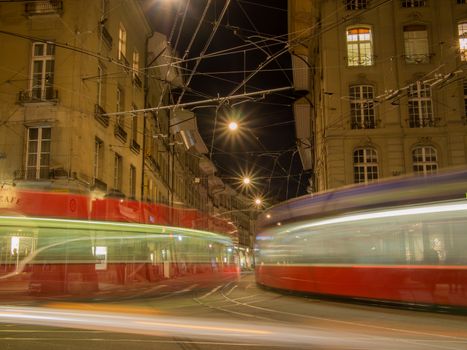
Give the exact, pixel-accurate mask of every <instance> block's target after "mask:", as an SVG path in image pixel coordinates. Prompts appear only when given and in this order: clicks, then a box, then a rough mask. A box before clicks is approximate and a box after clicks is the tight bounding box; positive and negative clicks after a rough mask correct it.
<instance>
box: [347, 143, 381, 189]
mask: <svg viewBox="0 0 467 350" xmlns="http://www.w3.org/2000/svg"><path fill="white" fill-rule="evenodd" d="M353 172H354V182H355V183H361V182H364V183H367V182H370V181H373V180H376V179H377V178H378V153H377V152H376V150H375V149H373V148H358V149H356V150H355V151H354V152H353Z"/></svg>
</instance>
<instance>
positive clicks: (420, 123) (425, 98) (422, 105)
mask: <svg viewBox="0 0 467 350" xmlns="http://www.w3.org/2000/svg"><path fill="white" fill-rule="evenodd" d="M414 86H415V87H416V89H413V87H414ZM407 107H408V116H409V127H410V128H424V127H430V126H434V116H433V101H432V93H431V86H430V85H429V84H423V83H422V82H421V81H420V80H418V81H416V82H415V83H413V84H410V85H409V91H408V102H407ZM414 112H415V113H414Z"/></svg>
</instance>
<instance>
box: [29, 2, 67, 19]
mask: <svg viewBox="0 0 467 350" xmlns="http://www.w3.org/2000/svg"><path fill="white" fill-rule="evenodd" d="M24 12H25V13H26V15H27V16H28V17H30V16H37V15H61V14H62V13H63V1H59V0H49V1H42V0H36V1H29V2H26V4H25V7H24Z"/></svg>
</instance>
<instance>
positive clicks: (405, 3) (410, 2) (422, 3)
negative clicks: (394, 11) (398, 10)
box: [400, 0, 428, 8]
mask: <svg viewBox="0 0 467 350" xmlns="http://www.w3.org/2000/svg"><path fill="white" fill-rule="evenodd" d="M400 4H401V7H402V8H420V7H427V6H428V1H427V0H401V2H400Z"/></svg>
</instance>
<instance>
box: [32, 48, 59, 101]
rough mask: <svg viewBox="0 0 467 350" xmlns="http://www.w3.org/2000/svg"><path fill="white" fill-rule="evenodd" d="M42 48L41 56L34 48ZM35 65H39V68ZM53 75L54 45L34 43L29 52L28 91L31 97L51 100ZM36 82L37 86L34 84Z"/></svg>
mask: <svg viewBox="0 0 467 350" xmlns="http://www.w3.org/2000/svg"><path fill="white" fill-rule="evenodd" d="M38 47H42V54H36V48H38ZM36 63H41V65H40V67H38V66H37V64H36ZM54 74H55V44H52V43H48V42H47V43H45V42H34V43H33V44H32V52H31V73H30V82H29V89H30V91H31V97H32V98H34V99H39V100H48V99H52V98H53V97H54V96H53V86H54ZM36 82H37V83H38V84H36Z"/></svg>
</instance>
